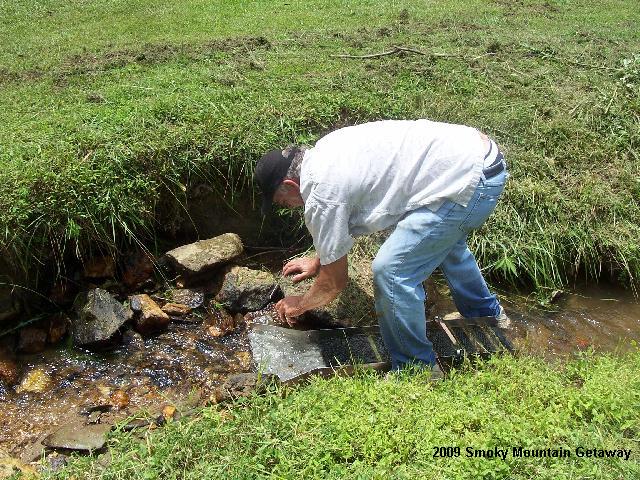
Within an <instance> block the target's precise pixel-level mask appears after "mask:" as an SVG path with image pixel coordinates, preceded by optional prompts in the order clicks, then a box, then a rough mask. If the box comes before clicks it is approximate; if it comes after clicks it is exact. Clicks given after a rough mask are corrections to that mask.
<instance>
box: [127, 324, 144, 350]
mask: <svg viewBox="0 0 640 480" xmlns="http://www.w3.org/2000/svg"><path fill="white" fill-rule="evenodd" d="M122 344H123V345H125V346H126V347H128V348H129V349H130V350H144V339H143V338H142V335H140V334H139V333H138V332H136V331H135V330H132V329H130V328H129V329H127V330H125V332H124V333H123V334H122Z"/></svg>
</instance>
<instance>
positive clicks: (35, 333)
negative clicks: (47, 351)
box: [18, 327, 47, 353]
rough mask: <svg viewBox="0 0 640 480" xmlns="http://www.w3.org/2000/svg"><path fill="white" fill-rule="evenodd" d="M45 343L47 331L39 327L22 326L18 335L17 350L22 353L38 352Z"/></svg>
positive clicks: (42, 348)
mask: <svg viewBox="0 0 640 480" xmlns="http://www.w3.org/2000/svg"><path fill="white" fill-rule="evenodd" d="M46 345H47V331H46V330H45V329H44V328H39V327H24V328H22V329H21V330H20V335H19V337H18V351H20V352H22V353H38V352H41V351H43V350H44V348H45V347H46Z"/></svg>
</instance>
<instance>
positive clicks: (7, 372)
mask: <svg viewBox="0 0 640 480" xmlns="http://www.w3.org/2000/svg"><path fill="white" fill-rule="evenodd" d="M19 376H20V372H19V369H18V364H17V363H16V361H15V357H14V355H13V354H12V353H11V350H9V349H8V348H7V347H5V346H3V345H0V382H4V383H5V384H6V385H7V386H13V385H15V384H16V383H17V382H18V377H19Z"/></svg>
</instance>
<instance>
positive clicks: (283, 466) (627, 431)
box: [45, 351, 640, 480]
mask: <svg viewBox="0 0 640 480" xmlns="http://www.w3.org/2000/svg"><path fill="white" fill-rule="evenodd" d="M427 379H428V374H426V373H418V374H415V373H409V374H406V375H401V376H398V377H396V378H393V379H381V378H380V377H378V376H376V375H375V374H373V373H371V372H364V371H363V372H360V373H359V374H358V375H357V376H356V377H355V378H332V379H329V380H323V379H319V378H316V379H313V380H312V381H311V382H310V384H309V385H307V386H304V387H300V388H297V389H294V390H289V391H278V390H277V389H275V388H274V389H273V390H272V392H271V393H268V394H266V395H264V396H252V397H250V398H248V399H242V400H239V401H237V402H236V403H235V404H234V405H233V406H232V408H229V406H217V407H212V408H206V409H204V410H203V411H202V412H201V414H199V415H197V416H196V417H193V418H185V419H183V420H181V421H179V422H174V423H170V424H168V425H166V426H165V427H163V428H162V429H159V430H156V431H149V432H146V433H142V434H136V433H125V432H122V431H119V432H117V433H114V434H113V435H112V437H111V440H110V443H109V444H110V449H109V453H108V454H107V455H106V457H103V458H102V460H100V459H98V461H96V459H95V458H87V457H84V458H83V457H80V458H76V459H74V460H72V461H71V462H70V464H69V465H68V467H67V468H65V469H64V470H63V471H62V472H58V473H56V474H51V476H50V477H49V476H48V475H45V478H56V479H71V478H78V479H79V478H83V479H87V480H90V479H98V478H100V479H104V480H107V479H114V480H115V479H144V478H148V479H151V478H164V479H172V478H181V479H203V478H234V479H240V478H247V479H249V478H267V477H268V478H363V479H364V478H367V479H370V478H380V479H388V478H398V479H399V478H406V479H415V478H421V479H434V480H435V479H446V478H452V479H453V478H455V479H469V480H477V479H510V480H518V479H522V480H525V479H531V478H536V479H540V480H543V479H549V480H551V479H553V480H563V479H567V480H569V479H578V478H584V479H611V480H613V479H621V478H625V479H631V478H639V475H640V461H639V457H638V455H640V449H639V445H638V438H639V437H638V435H639V434H640V395H639V392H640V352H638V351H635V352H634V353H631V354H628V355H627V356H624V357H617V358H616V357H613V356H611V357H610V356H591V355H585V356H583V357H581V358H578V359H574V360H572V361H570V362H568V363H567V364H566V365H564V366H552V365H549V364H547V363H545V362H544V361H542V360H540V359H534V358H513V357H505V358H494V359H492V360H491V361H489V362H488V363H486V364H483V365H482V366H481V367H479V369H477V370H476V369H466V371H462V372H461V373H457V374H455V375H453V376H452V377H451V378H450V379H448V380H445V381H444V382H440V383H439V384H437V385H435V386H434V385H433V384H430V383H429V382H428V381H427ZM447 446H449V447H454V448H455V447H460V455H457V456H456V455H455V454H454V453H453V451H452V456H450V457H446V456H445V457H437V458H434V452H435V450H434V448H435V447H447ZM467 447H470V449H471V451H472V453H471V455H472V456H468V455H469V451H468V450H467ZM496 447H498V448H501V449H507V450H508V452H507V454H506V457H505V458H504V459H502V458H495V457H494V458H488V457H483V456H474V454H473V451H475V450H483V451H494V448H496ZM513 447H523V449H524V450H529V451H533V450H546V449H563V450H565V449H566V450H568V451H569V452H570V456H569V457H565V458H553V457H542V458H540V457H514V455H513V450H512V449H513ZM579 447H581V448H582V449H584V450H587V449H610V450H611V449H613V450H615V449H627V450H630V451H631V454H630V457H629V458H628V459H627V460H625V459H623V458H593V457H580V456H578V455H577V454H576V452H577V449H578V448H579ZM478 455H480V454H478Z"/></svg>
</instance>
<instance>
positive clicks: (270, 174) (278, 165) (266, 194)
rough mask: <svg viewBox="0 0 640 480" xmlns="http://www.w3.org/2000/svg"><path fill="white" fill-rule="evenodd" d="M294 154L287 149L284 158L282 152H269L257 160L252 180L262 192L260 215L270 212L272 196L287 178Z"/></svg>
mask: <svg viewBox="0 0 640 480" xmlns="http://www.w3.org/2000/svg"><path fill="white" fill-rule="evenodd" d="M296 152H297V150H296V149H295V148H292V149H289V151H288V152H286V153H287V154H288V155H286V156H285V155H283V152H282V150H270V151H269V152H267V153H265V154H264V155H263V156H262V158H261V159H260V160H258V163H257V164H256V171H255V174H254V176H253V178H254V179H255V181H256V182H257V184H258V186H259V187H260V191H261V192H262V215H267V214H268V213H269V211H270V210H271V204H272V203H273V195H274V194H275V193H276V190H277V189H278V187H279V186H280V184H281V183H282V181H283V180H284V179H285V177H286V176H287V171H288V170H289V167H290V166H291V162H292V161H293V158H294V157H295V155H296Z"/></svg>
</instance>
